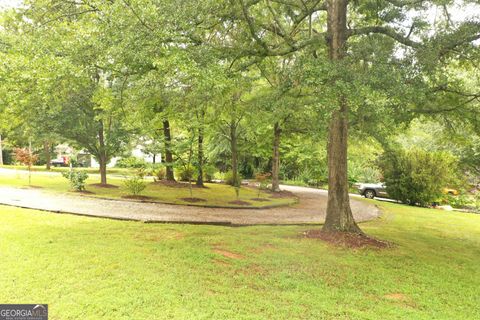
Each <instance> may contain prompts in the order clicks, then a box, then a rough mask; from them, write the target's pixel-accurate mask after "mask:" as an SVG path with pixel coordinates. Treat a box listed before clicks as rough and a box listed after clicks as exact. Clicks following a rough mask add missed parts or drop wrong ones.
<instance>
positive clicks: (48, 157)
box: [43, 140, 52, 170]
mask: <svg viewBox="0 0 480 320" xmlns="http://www.w3.org/2000/svg"><path fill="white" fill-rule="evenodd" d="M43 152H44V154H45V168H46V169H47V170H50V167H51V163H50V162H51V161H52V157H51V154H50V142H49V141H48V140H45V141H44V142H43Z"/></svg>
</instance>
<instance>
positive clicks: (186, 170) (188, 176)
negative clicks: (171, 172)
mask: <svg viewBox="0 0 480 320" xmlns="http://www.w3.org/2000/svg"><path fill="white" fill-rule="evenodd" d="M177 173H178V177H179V179H180V181H191V180H193V178H194V175H195V169H194V168H193V167H192V166H187V167H181V168H180V169H178V171H177Z"/></svg>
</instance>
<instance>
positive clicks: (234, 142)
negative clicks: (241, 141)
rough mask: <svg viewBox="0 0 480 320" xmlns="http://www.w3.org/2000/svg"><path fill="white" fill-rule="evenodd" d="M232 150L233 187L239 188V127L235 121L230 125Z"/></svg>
mask: <svg viewBox="0 0 480 320" xmlns="http://www.w3.org/2000/svg"><path fill="white" fill-rule="evenodd" d="M230 150H231V152H232V178H233V186H234V187H238V186H239V185H240V184H239V181H238V144H237V125H236V124H235V121H232V122H231V123H230Z"/></svg>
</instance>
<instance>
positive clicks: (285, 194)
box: [269, 190, 295, 199]
mask: <svg viewBox="0 0 480 320" xmlns="http://www.w3.org/2000/svg"><path fill="white" fill-rule="evenodd" d="M269 193H270V198H274V199H282V198H293V197H295V194H294V193H293V192H290V191H286V190H282V191H278V192H272V191H269Z"/></svg>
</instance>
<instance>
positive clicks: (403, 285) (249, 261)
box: [0, 203, 480, 319]
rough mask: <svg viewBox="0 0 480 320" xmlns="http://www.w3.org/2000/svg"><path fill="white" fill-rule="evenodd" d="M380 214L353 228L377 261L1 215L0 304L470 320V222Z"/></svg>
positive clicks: (474, 272) (477, 231) (80, 314)
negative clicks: (376, 243) (389, 245)
mask: <svg viewBox="0 0 480 320" xmlns="http://www.w3.org/2000/svg"><path fill="white" fill-rule="evenodd" d="M381 206H382V207H383V209H384V210H385V212H386V214H385V216H384V217H383V218H382V219H379V220H377V221H373V222H369V223H365V224H362V227H363V228H364V230H366V231H367V232H368V233H369V234H371V235H374V236H377V237H379V238H382V239H386V240H390V241H393V242H395V243H396V244H397V246H396V247H395V248H394V249H388V250H385V251H376V250H357V251H352V250H347V249H341V248H333V247H329V246H327V245H326V244H324V243H322V242H320V241H318V240H313V239H304V238H301V237H299V235H300V234H301V232H302V231H304V230H305V227H300V226H298V227H295V226H290V227H267V226H262V227H244V228H226V227H215V226H190V225H162V224H153V225H152V224H142V223H136V222H121V221H111V220H106V219H93V218H86V217H77V216H69V215H55V214H50V213H40V212H35V211H29V210H20V209H13V208H5V207H0V215H1V221H2V223H1V224H0V270H2V272H1V273H0V283H2V285H1V286H0V297H1V300H2V303H37V302H38V303H49V304H50V305H49V308H50V312H51V319H478V318H479V317H480V305H479V304H478V294H479V292H480V216H476V215H472V214H459V213H447V212H442V211H439V210H432V209H419V208H411V207H406V206H401V205H397V204H388V203H385V204H381ZM215 248H216V249H221V250H226V251H229V252H232V253H236V254H238V255H241V256H235V258H228V257H225V256H223V255H222V254H220V253H218V252H215V251H214V250H215Z"/></svg>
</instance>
